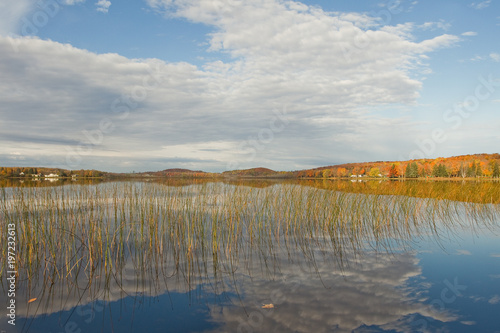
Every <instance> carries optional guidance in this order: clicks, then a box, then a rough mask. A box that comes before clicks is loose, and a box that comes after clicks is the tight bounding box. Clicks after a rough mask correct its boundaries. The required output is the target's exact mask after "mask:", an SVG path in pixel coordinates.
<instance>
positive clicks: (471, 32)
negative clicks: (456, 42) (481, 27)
mask: <svg viewBox="0 0 500 333" xmlns="http://www.w3.org/2000/svg"><path fill="white" fill-rule="evenodd" d="M462 36H477V32H475V31H467V32H464V33H463V34H462Z"/></svg>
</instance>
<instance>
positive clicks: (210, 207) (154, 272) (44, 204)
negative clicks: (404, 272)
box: [0, 182, 500, 295]
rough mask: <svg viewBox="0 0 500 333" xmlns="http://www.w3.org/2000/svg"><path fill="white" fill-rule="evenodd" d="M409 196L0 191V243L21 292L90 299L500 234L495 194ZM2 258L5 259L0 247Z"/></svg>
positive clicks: (238, 190)
mask: <svg viewBox="0 0 500 333" xmlns="http://www.w3.org/2000/svg"><path fill="white" fill-rule="evenodd" d="M407 190H408V189H407V188H405V190H404V191H402V192H403V193H407ZM417 190H418V189H416V188H414V189H412V191H413V192H412V195H398V192H397V191H395V192H394V194H391V195H386V194H381V193H378V192H377V191H375V192H373V191H368V194H365V193H359V192H356V191H351V192H349V191H345V190H338V189H335V188H334V189H332V188H317V187H310V186H303V185H296V184H280V185H273V186H269V187H266V188H253V187H245V186H235V185H228V184H223V183H203V184H199V185H188V186H180V187H176V186H167V185H164V184H158V183H140V182H116V183H104V184H98V185H85V186H83V185H66V186H61V187H23V188H15V187H13V188H1V189H0V191H1V192H0V233H2V234H5V232H6V229H7V225H8V224H9V223H15V225H16V227H17V236H18V240H17V242H18V243H17V245H18V271H19V276H21V277H23V280H22V283H24V284H25V288H26V290H31V289H32V288H33V287H34V285H38V284H41V285H43V286H45V287H46V288H49V289H50V288H51V287H52V286H54V285H55V284H56V285H59V286H63V287H64V288H66V289H67V290H89V293H90V294H92V295H97V294H98V293H99V291H102V290H106V288H107V287H109V285H110V284H111V283H118V284H120V283H123V281H124V280H125V279H133V280H134V281H137V283H138V288H139V286H142V287H144V286H149V288H150V289H156V288H160V287H159V285H160V284H161V281H163V282H165V284H167V281H170V280H169V279H172V278H175V279H177V280H179V281H183V283H185V284H187V285H191V284H192V283H194V282H195V281H197V280H199V279H200V277H206V278H210V279H214V278H215V279H216V280H217V278H218V277H220V276H222V275H227V274H230V275H231V274H233V273H234V272H235V271H237V270H238V269H245V266H244V265H243V266H242V265H241V263H240V262H241V261H243V262H248V261H249V260H254V259H258V260H260V261H261V262H262V264H263V265H264V266H265V267H268V268H270V269H271V268H273V269H276V265H279V263H278V260H277V258H276V254H277V253H279V252H280V251H282V250H283V249H284V250H285V251H287V252H288V253H289V254H291V253H294V252H297V251H299V252H300V253H302V255H303V256H304V257H305V258H308V259H309V260H310V262H311V263H314V258H315V256H316V255H317V254H316V251H317V249H320V250H321V251H325V252H329V253H333V255H334V256H335V257H336V258H337V259H338V260H339V261H341V262H342V261H343V260H344V259H343V258H345V257H346V256H345V253H346V252H347V253H359V252H361V251H362V250H363V249H366V248H367V247H370V248H374V249H376V250H384V251H389V250H393V249H395V248H401V247H405V246H409V245H410V244H411V242H412V241H413V240H415V238H418V237H428V236H429V235H434V236H435V237H436V239H439V237H441V235H442V233H443V231H445V232H446V233H453V231H454V230H456V229H457V228H470V227H471V226H472V227H474V226H477V225H481V226H486V227H488V228H492V229H493V228H495V227H497V226H498V225H497V224H498V218H499V214H500V209H499V204H498V197H496V195H497V193H498V192H497V191H498V190H497V189H489V190H488V191H487V192H486V193H485V194H484V195H483V197H484V198H485V200H486V199H487V198H490V197H491V198H493V197H494V198H493V199H491V200H490V199H488V200H486V201H487V203H483V202H479V203H478V202H477V200H475V199H477V196H475V197H474V200H472V201H469V202H467V201H465V202H464V201H453V200H449V199H439V198H429V197H428V196H427V197H425V196H424V197H420V196H419V195H417V193H416V192H415V191H417ZM419 191H422V190H419ZM1 251H2V257H4V258H5V257H6V251H7V247H6V245H5V242H3V243H2V248H1ZM290 256H291V255H290ZM128 262H132V263H133V267H132V268H130V267H128V268H127V263H128ZM4 274H5V268H4V267H2V268H1V271H0V278H2V279H3V275H4ZM148 281H153V282H148ZM151 283H152V284H151Z"/></svg>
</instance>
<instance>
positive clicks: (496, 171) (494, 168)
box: [490, 160, 500, 178]
mask: <svg viewBox="0 0 500 333" xmlns="http://www.w3.org/2000/svg"><path fill="white" fill-rule="evenodd" d="M490 168H491V176H492V177H493V178H498V177H500V168H499V166H498V162H497V161H496V160H492V161H491V162H490Z"/></svg>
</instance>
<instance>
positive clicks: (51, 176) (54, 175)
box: [45, 173, 59, 178]
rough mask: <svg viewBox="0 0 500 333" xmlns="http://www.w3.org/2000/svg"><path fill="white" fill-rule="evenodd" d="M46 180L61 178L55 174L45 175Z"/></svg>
mask: <svg viewBox="0 0 500 333" xmlns="http://www.w3.org/2000/svg"><path fill="white" fill-rule="evenodd" d="M45 178H59V175H56V174H55V173H51V174H50V175H45Z"/></svg>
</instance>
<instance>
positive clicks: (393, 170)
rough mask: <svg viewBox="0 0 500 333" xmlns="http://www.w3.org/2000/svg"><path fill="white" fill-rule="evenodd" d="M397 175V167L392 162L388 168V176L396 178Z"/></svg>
mask: <svg viewBox="0 0 500 333" xmlns="http://www.w3.org/2000/svg"><path fill="white" fill-rule="evenodd" d="M398 177H399V172H398V168H397V167H396V165H395V164H393V165H391V168H390V169H389V178H398Z"/></svg>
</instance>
